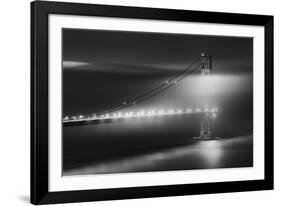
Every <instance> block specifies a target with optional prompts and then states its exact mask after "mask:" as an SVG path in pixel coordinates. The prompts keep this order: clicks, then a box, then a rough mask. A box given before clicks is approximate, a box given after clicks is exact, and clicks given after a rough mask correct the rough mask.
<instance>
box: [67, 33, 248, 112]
mask: <svg viewBox="0 0 281 206" xmlns="http://www.w3.org/2000/svg"><path fill="white" fill-rule="evenodd" d="M202 52H204V53H206V54H208V55H211V56H212V58H213V72H214V74H215V75H240V76H242V75H248V76H249V75H250V76H251V74H252V69H253V68H252V61H253V40H252V38H245V37H243V38H238V37H222V36H220V37H219V36H205V35H187V34H165V33H145V32H124V31H104V30H78V29H64V30H63V102H64V104H63V106H64V114H78V113H88V112H96V111H99V110H103V109H105V108H108V107H110V106H112V105H115V104H118V103H120V102H122V101H123V100H124V99H126V98H131V97H132V96H133V95H134V94H137V93H138V94H141V93H143V92H146V91H147V90H150V89H151V88H152V87H154V86H157V85H159V84H161V83H162V82H163V81H165V79H167V78H168V77H170V76H171V75H174V74H176V73H177V72H179V71H181V70H183V69H184V68H186V67H187V66H188V65H189V64H190V63H191V62H193V61H194V60H195V59H196V58H198V56H200V54H201V53H202ZM250 89H252V88H250ZM250 95H252V94H250Z"/></svg>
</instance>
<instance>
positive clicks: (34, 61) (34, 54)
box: [30, 1, 274, 204]
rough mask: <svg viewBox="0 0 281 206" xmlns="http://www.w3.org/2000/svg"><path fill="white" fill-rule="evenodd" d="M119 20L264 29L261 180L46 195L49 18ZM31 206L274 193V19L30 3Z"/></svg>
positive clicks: (56, 3)
mask: <svg viewBox="0 0 281 206" xmlns="http://www.w3.org/2000/svg"><path fill="white" fill-rule="evenodd" d="M49 14H66V15H82V16H102V17H120V18H135V19H154V20H169V21H190V22H205V23H219V24H238V25H256V26H264V28H265V50H264V57H265V64H264V69H265V77H264V80H265V134H264V137H265V147H264V150H265V157H264V158H265V168H264V172H265V178H264V179H263V180H250V181H232V182H218V183H200V184H181V185H165V186H148V187H133V188H116V189H94V190H79V191H61V192H49V190H48V181H49V177H48V169H49V167H48V160H49V158H48V149H49V148H48V147H49V146H48V124H49V123H48V122H49V119H48V111H49V109H48V107H49V106H48V100H49V96H48V86H49V83H48V81H49V80H48V15H49ZM30 169H31V182H30V184H31V192H30V193H31V198H30V199H31V203H33V204H50V203H67V202H81V201H98V200H115V199H129V198H146V197H162V196H176V195H194V194H210V193H225V192H240V191H253V190H270V189H273V183H274V182H273V16H265V15H250V14H233V13H218V12H202V11H186V10H170V9H155V8H137V7H125V6H108V5H93V4H80V3H63V2H45V1H34V2H32V3H31V168H30Z"/></svg>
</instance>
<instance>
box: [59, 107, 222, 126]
mask: <svg viewBox="0 0 281 206" xmlns="http://www.w3.org/2000/svg"><path fill="white" fill-rule="evenodd" d="M218 111H219V110H218V108H216V107H214V108H211V109H210V108H205V109H202V108H199V107H197V108H195V109H192V108H187V109H182V108H176V109H174V108H170V109H168V110H165V109H160V110H155V109H150V110H139V111H135V112H134V111H126V112H123V113H122V112H118V113H117V112H115V113H105V114H100V115H97V114H93V115H88V116H86V115H82V114H80V115H78V116H65V117H64V118H63V121H64V122H77V121H88V120H106V119H122V118H125V119H126V118H133V117H135V118H137V117H152V116H165V115H183V114H201V113H204V114H207V115H210V116H211V117H213V118H216V117H217V112H218Z"/></svg>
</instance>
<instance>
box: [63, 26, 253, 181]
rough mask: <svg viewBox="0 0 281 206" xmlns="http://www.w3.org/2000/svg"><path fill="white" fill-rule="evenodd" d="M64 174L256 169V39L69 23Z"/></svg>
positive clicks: (65, 39)
mask: <svg viewBox="0 0 281 206" xmlns="http://www.w3.org/2000/svg"><path fill="white" fill-rule="evenodd" d="M61 38H62V54H63V57H62V95H63V97H62V100H63V104H62V111H63V114H62V125H63V127H62V139H63V141H62V143H63V144H62V152H63V154H62V158H63V159H62V161H63V165H62V173H63V176H72V175H95V174H113V173H132V172H162V171H177V170H199V169H220V168H227V169H231V168H242V167H253V166H254V164H253V141H254V139H255V138H254V136H253V38H252V37H244V36H243V37H239V36H212V35H196V34H181V33H157V32H136V31H114V30H91V29H72V28H63V29H62V37H61Z"/></svg>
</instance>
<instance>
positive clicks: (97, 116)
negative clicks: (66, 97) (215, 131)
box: [63, 53, 218, 140]
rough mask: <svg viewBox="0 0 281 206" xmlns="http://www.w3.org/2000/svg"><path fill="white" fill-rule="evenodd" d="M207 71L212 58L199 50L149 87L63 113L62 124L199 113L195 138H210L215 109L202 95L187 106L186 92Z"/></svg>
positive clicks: (97, 122) (72, 124)
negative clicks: (106, 104)
mask: <svg viewBox="0 0 281 206" xmlns="http://www.w3.org/2000/svg"><path fill="white" fill-rule="evenodd" d="M211 74H212V57H211V56H207V55H205V54H203V53H202V54H201V56H200V57H198V58H197V59H196V60H195V61H194V62H193V63H191V64H190V65H189V66H188V67H186V68H185V69H183V70H182V71H180V72H178V73H177V74H175V75H174V76H172V77H170V78H168V79H167V80H166V81H164V82H162V83H161V84H159V85H157V86H155V87H154V88H152V89H151V90H149V91H147V92H144V93H142V94H140V95H138V96H135V97H133V98H132V99H126V100H124V101H122V102H121V103H120V104H119V105H116V106H114V107H111V108H108V109H105V110H103V111H98V112H95V113H93V114H87V115H85V114H79V115H74V116H64V117H63V126H65V127H66V126H75V125H83V124H102V123H107V122H112V121H114V120H118V119H119V120H122V119H129V118H130V119H131V120H132V121H133V120H134V119H135V118H149V117H162V116H163V117H165V116H171V115H190V114H200V115H201V130H200V136H199V137H197V139H203V140H204V139H212V138H213V136H212V131H211V122H212V121H214V118H215V117H216V115H217V112H218V108H217V107H215V106H210V103H209V100H208V97H205V98H204V100H202V101H201V102H200V104H199V105H196V106H188V105H190V102H191V101H192V99H189V98H188V96H187V95H186V88H188V87H192V84H190V82H192V80H193V79H194V78H197V79H198V78H211ZM202 84H204V81H203V82H202ZM205 89H211V88H205Z"/></svg>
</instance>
